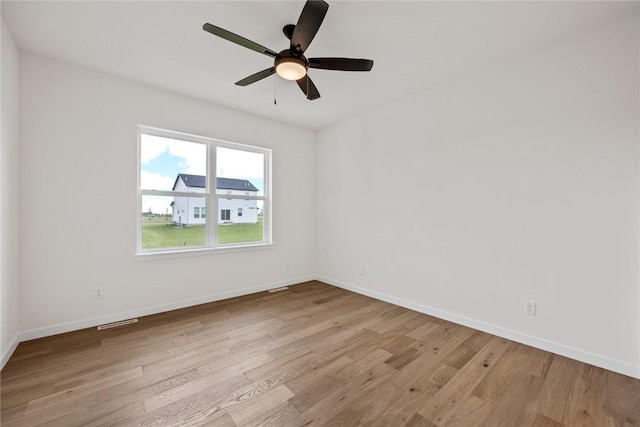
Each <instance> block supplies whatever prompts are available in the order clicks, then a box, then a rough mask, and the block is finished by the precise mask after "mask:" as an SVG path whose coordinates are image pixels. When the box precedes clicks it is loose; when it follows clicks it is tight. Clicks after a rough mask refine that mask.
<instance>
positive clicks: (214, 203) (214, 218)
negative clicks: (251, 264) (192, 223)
mask: <svg viewBox="0 0 640 427" xmlns="http://www.w3.org/2000/svg"><path fill="white" fill-rule="evenodd" d="M208 150H209V155H208V156H207V161H208V165H207V176H208V177H209V182H208V183H207V188H208V190H209V196H208V197H207V211H208V212H207V233H208V234H207V237H208V242H209V246H214V247H215V246H218V199H217V197H216V193H217V188H216V187H217V185H216V184H217V173H218V170H217V167H216V164H217V163H216V151H217V145H216V144H209V146H208Z"/></svg>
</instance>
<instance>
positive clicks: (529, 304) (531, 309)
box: [524, 300, 538, 316]
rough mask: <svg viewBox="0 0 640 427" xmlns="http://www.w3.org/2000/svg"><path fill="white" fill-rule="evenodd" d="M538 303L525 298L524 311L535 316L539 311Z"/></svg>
mask: <svg viewBox="0 0 640 427" xmlns="http://www.w3.org/2000/svg"><path fill="white" fill-rule="evenodd" d="M537 308H538V307H537V304H536V302H535V301H533V300H525V301H524V312H525V314H530V315H531V316H535V315H536V313H537Z"/></svg>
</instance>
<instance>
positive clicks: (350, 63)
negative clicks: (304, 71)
mask: <svg viewBox="0 0 640 427" xmlns="http://www.w3.org/2000/svg"><path fill="white" fill-rule="evenodd" d="M309 67H310V68H319V69H322V70H340V71H371V68H372V67H373V61H372V60H370V59H354V58H309Z"/></svg>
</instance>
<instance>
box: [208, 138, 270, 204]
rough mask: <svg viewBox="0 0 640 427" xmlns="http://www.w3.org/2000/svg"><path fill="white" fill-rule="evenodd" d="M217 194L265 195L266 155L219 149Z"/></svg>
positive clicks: (217, 152)
mask: <svg viewBox="0 0 640 427" xmlns="http://www.w3.org/2000/svg"><path fill="white" fill-rule="evenodd" d="M216 155H217V168H216V170H217V177H218V178H217V185H216V187H217V188H216V193H217V194H230V195H234V196H263V195H264V154H261V153H253V152H250V151H243V150H234V149H231V148H223V147H218V148H217V151H216Z"/></svg>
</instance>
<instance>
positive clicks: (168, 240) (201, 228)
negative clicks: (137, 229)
mask: <svg viewBox="0 0 640 427" xmlns="http://www.w3.org/2000/svg"><path fill="white" fill-rule="evenodd" d="M205 203H206V199H205V198H204V197H170V196H142V230H141V235H142V249H159V248H179V247H187V246H202V245H204V244H205V243H206V225H205V221H206V219H204V218H195V214H194V213H195V207H198V208H202V207H203V206H204V205H205ZM198 210H200V209H198Z"/></svg>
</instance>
